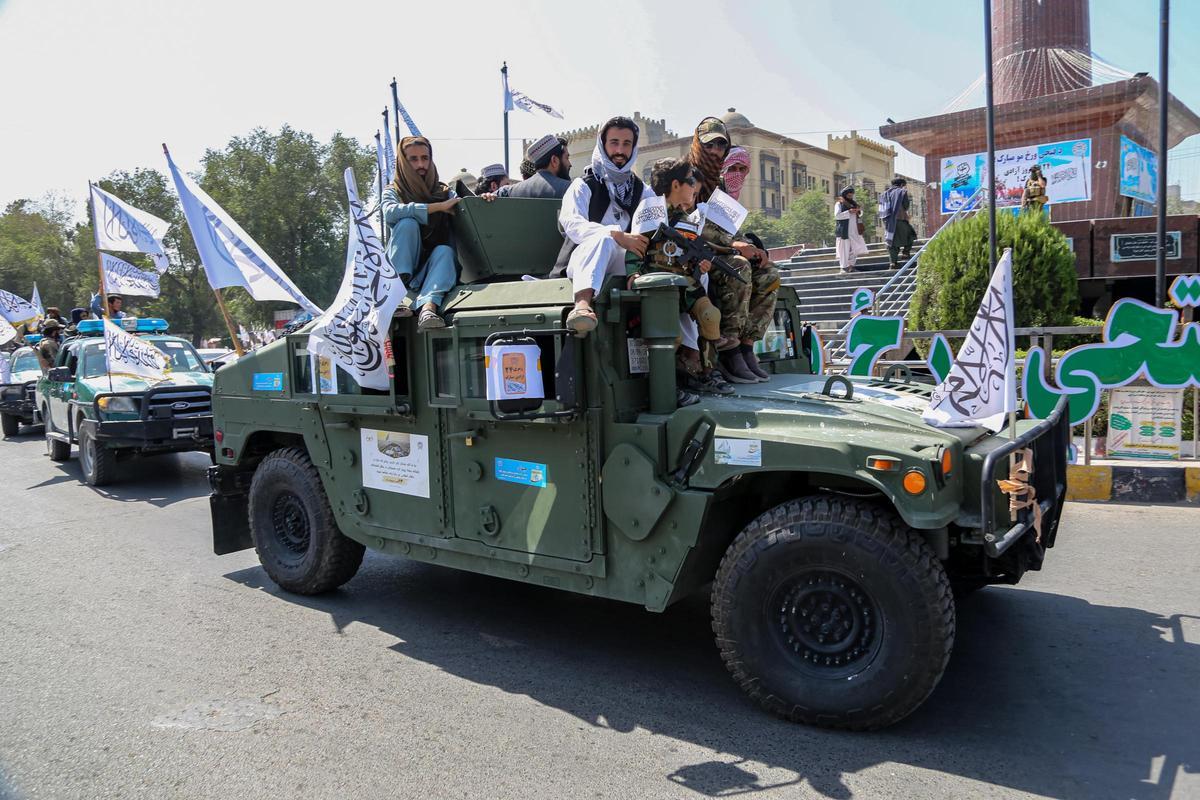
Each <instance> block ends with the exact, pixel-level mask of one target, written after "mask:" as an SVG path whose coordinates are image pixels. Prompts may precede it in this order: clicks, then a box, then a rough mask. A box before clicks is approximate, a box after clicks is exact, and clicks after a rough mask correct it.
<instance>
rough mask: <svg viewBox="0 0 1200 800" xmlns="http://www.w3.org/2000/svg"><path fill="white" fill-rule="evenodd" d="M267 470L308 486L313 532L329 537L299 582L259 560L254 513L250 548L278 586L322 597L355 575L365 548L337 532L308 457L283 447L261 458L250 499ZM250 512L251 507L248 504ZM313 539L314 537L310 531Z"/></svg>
mask: <svg viewBox="0 0 1200 800" xmlns="http://www.w3.org/2000/svg"><path fill="white" fill-rule="evenodd" d="M269 469H283V470H285V471H288V472H292V473H293V474H295V475H296V477H297V478H298V479H299V480H300V481H303V482H305V483H307V484H308V485H309V488H310V489H311V491H312V492H313V493H314V495H315V497H316V499H317V504H316V505H317V518H316V519H315V520H313V523H314V529H316V528H320V529H323V530H325V531H328V532H329V533H330V534H331V535H330V536H328V537H327V538H328V541H327V546H326V547H325V549H324V552H323V556H324V557H323V558H322V560H321V561H320V563H319V564H318V565H317V569H316V570H315V571H314V572H313V573H312V574H310V575H308V576H306V577H305V578H304V579H302V580H293V579H289V578H287V577H285V576H281V575H277V574H275V572H274V570H273V569H272V567H271V565H269V563H268V561H267V559H264V558H263V553H262V549H261V548H260V546H259V539H260V537H259V533H258V532H257V531H256V530H255V526H254V514H253V511H251V514H250V528H251V535H252V538H253V540H254V548H255V550H256V551H257V552H258V555H259V561H260V563H262V565H263V569H265V570H266V571H267V574H268V575H269V576H270V577H271V580H273V581H275V582H276V583H277V584H279V585H280V586H281V587H283V588H284V589H286V590H287V591H289V592H294V593H295V594H303V595H313V594H322V593H324V592H328V591H330V590H332V589H336V588H337V587H339V586H341V585H342V584H343V583H345V582H346V581H348V580H350V579H351V578H353V577H354V575H355V574H356V573H357V572H358V568H359V567H360V566H361V565H362V560H363V555H364V554H365V552H366V548H365V547H363V545H362V544H360V543H358V542H356V541H354V540H353V539H351V538H349V537H347V536H345V535H344V534H343V533H342V532H341V531H340V530H338V527H337V523H336V522H335V521H334V518H333V509H332V508H331V507H330V505H329V498H328V497H327V496H326V494H325V488H324V486H322V484H321V476H320V475H319V474H318V473H317V468H316V467H315V466H313V463H312V461H311V460H310V459H309V457H308V454H307V453H305V452H304V451H303V450H301V449H300V448H298V447H285V448H282V449H279V450H276V451H274V452H272V453H271V454H270V455H268V456H267V457H266V458H264V459H263V460H262V461H261V462H260V463H259V465H258V468H257V469H255V471H254V478H253V479H252V480H251V481H250V498H251V502H253V498H254V497H255V495H256V494H257V492H256V489H257V490H258V491H262V488H261V486H262V483H263V482H264V481H265V480H266V479H267V478H266V477H265V476H267V475H268V474H269V473H268V470H269ZM251 509H253V505H251ZM313 538H314V539H315V538H316V532H315V530H314V534H313Z"/></svg>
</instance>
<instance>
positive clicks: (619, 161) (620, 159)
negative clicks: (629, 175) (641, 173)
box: [608, 153, 629, 167]
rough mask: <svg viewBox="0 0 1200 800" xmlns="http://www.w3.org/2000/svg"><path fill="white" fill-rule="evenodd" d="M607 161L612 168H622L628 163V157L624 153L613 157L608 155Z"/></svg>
mask: <svg viewBox="0 0 1200 800" xmlns="http://www.w3.org/2000/svg"><path fill="white" fill-rule="evenodd" d="M608 160H609V161H611V162H612V163H613V166H614V167H623V166H625V165H626V164H627V163H629V156H627V155H625V154H624V153H617V154H616V155H615V156H612V155H610V156H609V157H608Z"/></svg>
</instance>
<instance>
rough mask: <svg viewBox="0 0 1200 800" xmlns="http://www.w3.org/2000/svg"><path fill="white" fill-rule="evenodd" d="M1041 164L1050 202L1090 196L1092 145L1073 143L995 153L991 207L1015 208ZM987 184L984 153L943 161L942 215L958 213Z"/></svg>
mask: <svg viewBox="0 0 1200 800" xmlns="http://www.w3.org/2000/svg"><path fill="white" fill-rule="evenodd" d="M1034 164H1040V165H1041V167H1042V173H1043V174H1044V175H1045V176H1046V194H1047V195H1048V196H1049V198H1050V199H1049V202H1050V203H1077V202H1080V201H1083V200H1090V199H1091V197H1092V140H1091V139H1072V140H1069V141H1065V142H1051V143H1049V144H1036V145H1029V146H1026V147H1013V148H1009V149H1007V150H997V151H996V207H997V208H1007V207H1019V206H1020V205H1021V194H1022V192H1024V191H1025V181H1026V179H1027V178H1028V177H1029V168H1030V167H1032V166H1033V165H1034ZM987 179H988V175H987V153H972V154H971V155H965V156H950V157H948V158H944V159H942V174H941V190H942V213H943V214H953V213H954V212H955V211H958V210H959V209H960V208H962V207H963V205H964V204H965V203H966V202H967V200H969V199H970V198H971V196H972V195H973V194H975V192H976V191H977V190H978V189H979V187H980V186H983V185H984V184H985V183H986V182H987Z"/></svg>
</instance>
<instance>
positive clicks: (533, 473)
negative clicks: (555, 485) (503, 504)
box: [496, 458, 550, 488]
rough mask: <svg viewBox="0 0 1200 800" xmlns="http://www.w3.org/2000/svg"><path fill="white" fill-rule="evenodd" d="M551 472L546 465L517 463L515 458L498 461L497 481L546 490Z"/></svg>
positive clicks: (499, 459) (530, 462)
mask: <svg viewBox="0 0 1200 800" xmlns="http://www.w3.org/2000/svg"><path fill="white" fill-rule="evenodd" d="M549 472H550V471H549V470H548V469H547V468H546V465H545V464H538V463H535V462H533V461H517V460H516V459H515V458H497V459H496V480H501V481H508V482H509V483H521V484H524V485H525V486H540V487H543V488H545V486H546V478H547V477H549Z"/></svg>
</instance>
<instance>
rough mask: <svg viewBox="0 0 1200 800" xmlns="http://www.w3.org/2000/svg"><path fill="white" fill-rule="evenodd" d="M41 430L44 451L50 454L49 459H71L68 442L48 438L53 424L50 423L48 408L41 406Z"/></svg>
mask: <svg viewBox="0 0 1200 800" xmlns="http://www.w3.org/2000/svg"><path fill="white" fill-rule="evenodd" d="M42 420H43V425H44V427H43V429H42V430H43V431H44V433H45V436H46V453H47V455H49V456H50V460H51V461H60V462H61V461H70V460H71V445H70V444H69V443H68V442H60V441H59V440H57V439H51V438H50V432H51V430H52V429H53V427H54V426H53V425H51V424H50V409H48V408H46V407H45V406H43V407H42Z"/></svg>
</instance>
